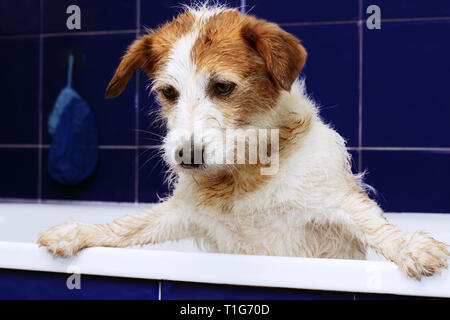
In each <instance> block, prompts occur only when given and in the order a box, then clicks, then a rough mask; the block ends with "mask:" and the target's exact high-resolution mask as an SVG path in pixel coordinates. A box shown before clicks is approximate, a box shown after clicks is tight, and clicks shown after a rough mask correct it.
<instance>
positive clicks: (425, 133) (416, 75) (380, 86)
mask: <svg viewBox="0 0 450 320" xmlns="http://www.w3.org/2000/svg"><path fill="white" fill-rule="evenodd" d="M363 51H364V57H363V63H364V70H363V75H364V81H363V145H365V146H377V147H378V146H392V147H399V146H404V147H450V130H449V126H448V123H449V122H448V119H450V107H449V101H450V90H448V76H449V74H450V59H448V57H449V53H450V20H449V21H446V22H438V21H435V22H407V23H406V22H403V23H383V26H382V28H381V30H373V31H370V30H367V31H366V30H365V31H364V50H363Z"/></svg>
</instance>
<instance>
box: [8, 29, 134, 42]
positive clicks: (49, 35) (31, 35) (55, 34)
mask: <svg viewBox="0 0 450 320" xmlns="http://www.w3.org/2000/svg"><path fill="white" fill-rule="evenodd" d="M137 31H139V30H136V29H122V30H99V31H73V32H52V33H29V34H17V35H0V40H3V39H23V38H39V37H41V36H42V37H43V38H52V37H65V36H68V37H72V36H91V35H94V36H95V35H108V34H111V35H116V34H129V33H136V32H137Z"/></svg>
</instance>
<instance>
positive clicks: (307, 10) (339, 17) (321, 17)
mask: <svg viewBox="0 0 450 320" xmlns="http://www.w3.org/2000/svg"><path fill="white" fill-rule="evenodd" d="M245 3H246V6H245V11H246V12H248V13H249V14H253V15H255V16H257V17H260V18H264V19H266V20H270V21H274V22H277V23H305V22H322V21H348V20H355V19H357V18H358V16H359V0H345V1H335V0H311V1H291V0H281V1H280V0H279V1H272V0H246V1H245Z"/></svg>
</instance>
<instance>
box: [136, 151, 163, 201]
mask: <svg viewBox="0 0 450 320" xmlns="http://www.w3.org/2000/svg"><path fill="white" fill-rule="evenodd" d="M138 157H139V169H138V170H139V202H153V203H154V202H159V199H161V198H164V197H167V196H168V195H169V194H170V190H169V186H168V184H167V178H168V176H169V175H168V173H167V171H168V166H167V165H166V164H165V162H164V161H163V159H162V158H161V156H159V155H158V153H157V151H156V150H154V149H152V148H139V155H138Z"/></svg>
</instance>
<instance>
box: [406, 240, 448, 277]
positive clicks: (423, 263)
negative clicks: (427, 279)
mask: <svg viewBox="0 0 450 320" xmlns="http://www.w3.org/2000/svg"><path fill="white" fill-rule="evenodd" d="M448 257H449V252H448V251H447V249H446V245H445V244H444V243H442V242H439V241H437V240H435V239H433V238H432V237H430V236H428V235H427V234H426V233H424V232H415V233H412V234H411V236H410V237H409V239H408V240H406V241H405V242H404V243H403V245H402V248H401V250H400V261H399V266H400V268H401V269H402V270H404V271H405V272H406V273H407V274H408V275H409V276H410V277H414V278H416V279H417V280H420V278H421V277H422V276H431V275H433V274H435V273H439V274H440V273H441V268H448V263H447V259H448Z"/></svg>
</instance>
